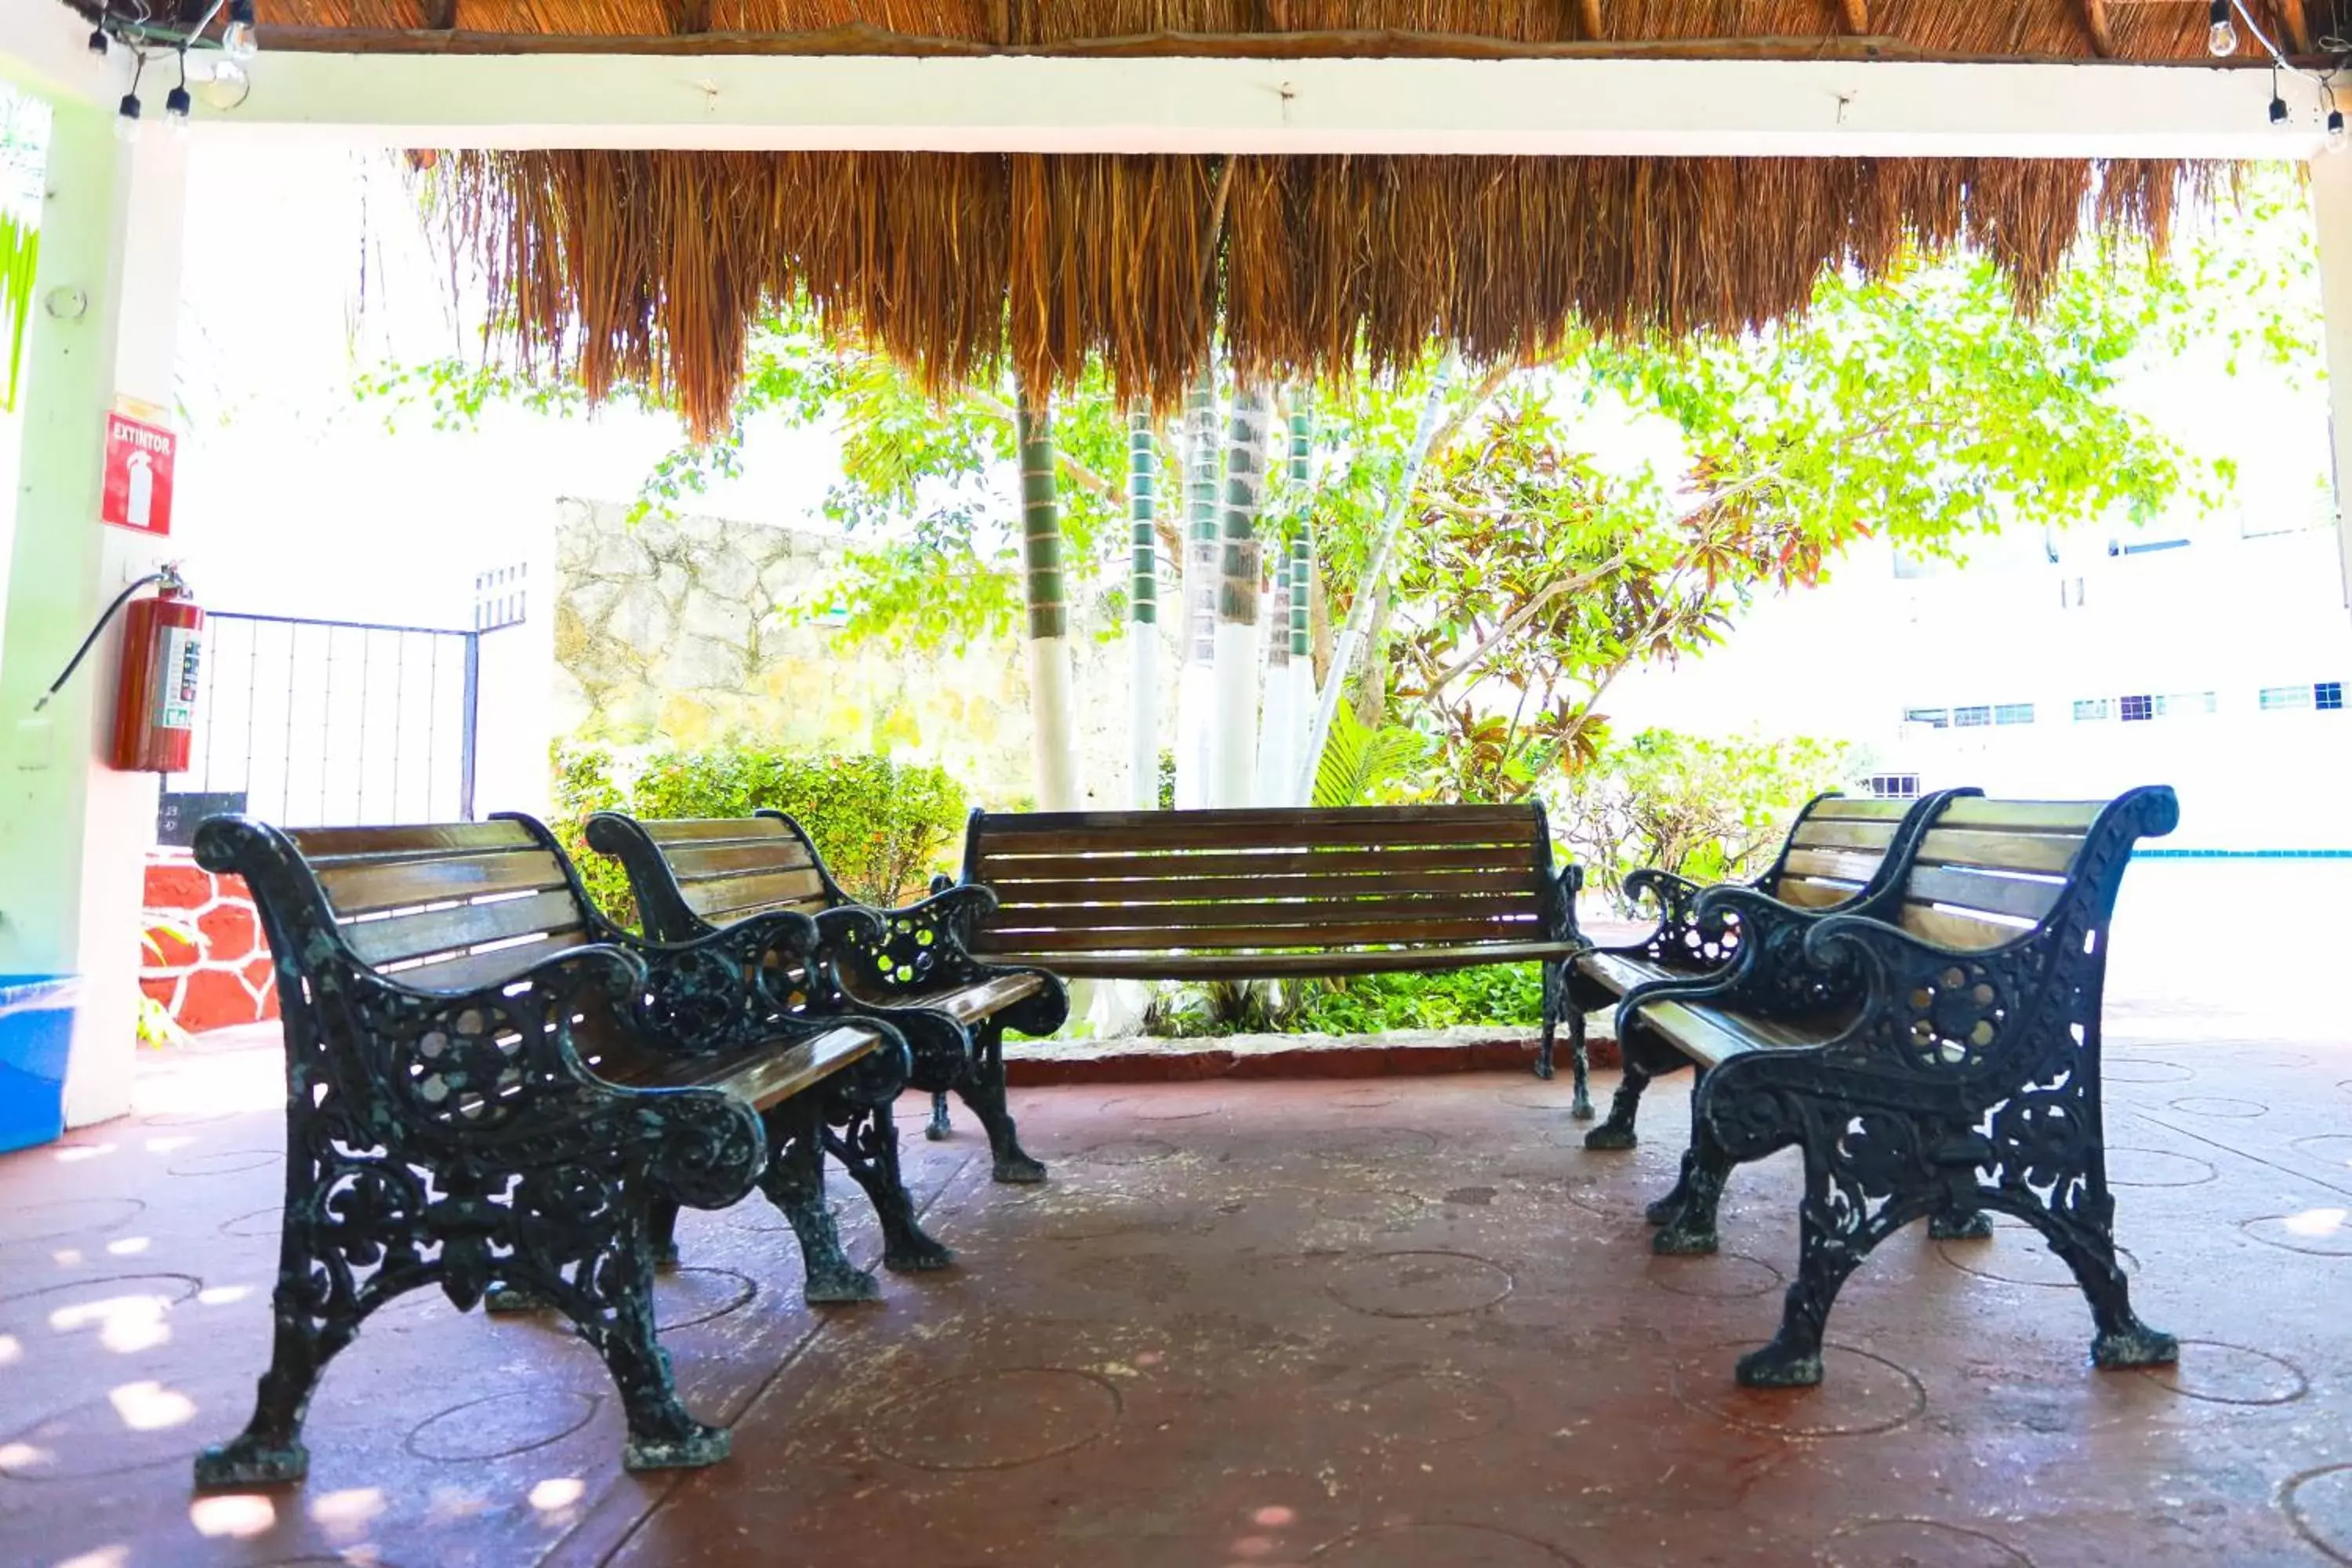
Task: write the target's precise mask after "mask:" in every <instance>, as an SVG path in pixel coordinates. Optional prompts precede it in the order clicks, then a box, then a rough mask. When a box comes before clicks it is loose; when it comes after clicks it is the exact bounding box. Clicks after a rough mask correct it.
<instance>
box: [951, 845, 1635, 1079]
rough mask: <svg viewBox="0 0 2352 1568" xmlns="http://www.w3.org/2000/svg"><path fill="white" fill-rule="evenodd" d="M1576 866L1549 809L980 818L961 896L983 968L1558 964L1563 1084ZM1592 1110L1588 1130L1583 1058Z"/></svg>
mask: <svg viewBox="0 0 2352 1568" xmlns="http://www.w3.org/2000/svg"><path fill="white" fill-rule="evenodd" d="M1578 883H1579V873H1578V872H1577V870H1576V868H1574V867H1572V866H1571V867H1568V868H1560V867H1558V866H1556V865H1555V864H1554V863H1553V858H1552V842H1551V832H1550V828H1549V826H1548V825H1547V823H1546V820H1545V816H1544V812H1543V808H1542V806H1541V805H1416V806H1383V807H1355V808H1349V809H1345V810H1323V809H1283V808H1262V809H1255V810H1232V811H1097V812H1063V813H1050V814H1010V813H1003V812H974V813H972V816H971V826H970V828H969V829H968V830H967V832H966V836H965V840H964V866H963V879H962V882H961V884H959V885H958V887H957V890H958V891H963V890H965V889H977V888H981V887H986V888H992V889H995V895H996V897H995V900H988V901H985V902H982V901H978V900H975V902H974V903H973V904H971V906H969V910H970V913H969V917H968V918H969V922H970V923H969V924H968V925H967V927H966V928H965V934H966V937H967V943H968V947H969V949H970V951H971V952H973V953H974V954H976V955H977V956H978V958H979V959H980V961H981V962H982V963H999V964H1013V965H1030V966H1035V967H1039V968H1048V969H1051V970H1052V971H1053V972H1054V973H1057V974H1062V975H1066V976H1070V977H1074V978H1094V979H1134V980H1198V979H1216V980H1250V979H1264V978H1280V979H1294V978H1299V977H1303V976H1317V975H1340V974H1369V973H1382V972H1396V971H1417V970H1435V969H1464V968H1473V967H1477V966H1480V965H1485V964H1492V963H1538V964H1541V965H1542V966H1543V977H1544V1024H1543V1043H1542V1047H1541V1055H1540V1057H1539V1058H1538V1072H1539V1073H1541V1074H1542V1075H1544V1076H1547V1077H1549V1065H1550V1060H1551V1053H1552V1045H1553V1040H1554V1037H1555V1036H1556V1033H1557V1030H1558V1026H1559V1009H1560V1007H1561V1005H1562V1004H1563V1002H1564V999H1565V981H1564V975H1565V973H1566V967H1567V961H1568V960H1569V959H1570V958H1571V957H1573V956H1574V955H1575V954H1576V953H1577V952H1579V951H1580V950H1581V948H1582V947H1583V946H1584V945H1585V944H1584V943H1583V942H1581V941H1580V939H1579V938H1578V937H1577V936H1576V934H1575V921H1574V916H1573V913H1572V905H1573V903H1574V900H1575V895H1576V889H1577V886H1578ZM1573 1065H1574V1070H1575V1100H1576V1112H1577V1114H1578V1115H1580V1116H1590V1115H1591V1113H1592V1112H1591V1100H1590V1098H1589V1095H1588V1091H1587V1089H1586V1081H1585V1079H1586V1073H1585V1056H1584V1049H1583V1047H1582V1045H1581V1043H1578V1044H1577V1046H1576V1047H1575V1051H1574V1063H1573Z"/></svg>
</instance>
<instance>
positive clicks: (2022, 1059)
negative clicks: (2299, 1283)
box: [1619, 785, 2180, 1387]
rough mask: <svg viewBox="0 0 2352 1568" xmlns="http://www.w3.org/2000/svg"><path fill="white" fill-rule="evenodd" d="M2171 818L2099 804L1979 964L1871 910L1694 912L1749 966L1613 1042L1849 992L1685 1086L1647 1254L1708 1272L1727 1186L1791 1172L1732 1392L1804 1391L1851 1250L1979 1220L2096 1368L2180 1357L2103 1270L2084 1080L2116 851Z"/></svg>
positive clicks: (2125, 1287) (2158, 808)
mask: <svg viewBox="0 0 2352 1568" xmlns="http://www.w3.org/2000/svg"><path fill="white" fill-rule="evenodd" d="M2179 816H2180V807H2179V800H2178V799H2177V797H2176V796H2175V795H2174V794H2173V792H2172V791H2171V790H2170V789H2169V788H2168V787H2165V786H2162V785H2153V786H2148V787H2144V788H2140V789H2136V790H2132V791H2130V792H2129V793H2127V794H2126V795H2121V796H2118V797H2117V798H2116V800H2114V801H2113V802H2111V803H2110V804H2109V805H2107V806H2106V807H2105V809H2104V810H2103V811H2101V812H2100V814H2099V815H2098V816H2097V818H2096V819H2095V821H2094V822H2093V823H2092V825H2091V826H2090V827H2089V829H2088V830H2087V831H2086V832H2085V834H2084V838H2083V842H2082V847H2081V848H2080V850H2079V851H2078V852H2077V853H2076V855H2075V858H2074V863H2073V865H2072V867H2071V868H2070V869H2069V870H2068V871H2067V873H2066V877H2065V883H2064V887H2063V891H2062V892H2061V893H2060V894H2059V895H2058V897H2057V900H2056V901H2055V902H2054V903H2053V905H2052V907H2051V909H2050V910H2049V912H2048V913H2047V914H2045V915H2044V916H2043V917H2042V920H2041V921H2040V922H2039V923H2038V924H2036V925H2035V926H2033V927H2032V929H2031V930H2027V931H2021V932H2020V933H2019V934H2018V936H2017V937H2016V938H2015V939H2014V940H2013V941H2011V942H2007V943H2005V944H2003V945H2001V946H1998V947H1993V948H1989V949H1988V948H1974V949H1958V948H1949V947H1944V946H1939V945H1937V944H1936V943H1934V942H1928V941H1927V940H1925V939H1923V938H1922V937H1920V936H1917V935H1915V934H1914V933H1912V932H1911V931H1906V930H1904V929H1903V928H1902V927H1900V926H1898V925H1895V924H1894V923H1891V918H1892V915H1893V913H1894V910H1892V908H1891V907H1889V900H1888V899H1881V900H1873V901H1872V903H1871V905H1870V907H1869V908H1867V909H1852V910H1840V911H1836V912H1828V913H1816V912H1811V911H1802V912H1803V913H1806V914H1807V915H1808V916H1809V917H1810V918H1806V919H1803V920H1792V919H1787V918H1785V915H1776V914H1775V913H1774V912H1773V910H1772V908H1771V907H1770V901H1769V900H1765V899H1762V898H1761V897H1760V896H1759V895H1758V894H1755V893H1753V892H1751V891H1748V890H1747V889H1710V890H1709V891H1708V892H1706V894H1703V895H1702V896H1701V897H1700V898H1699V900H1697V905H1696V910H1695V911H1694V913H1695V918H1696V921H1698V923H1699V924H1700V925H1701V926H1702V927H1704V926H1706V924H1708V922H1710V921H1715V920H1719V919H1721V918H1722V917H1724V916H1725V915H1727V914H1729V913H1731V912H1732V911H1734V910H1737V911H1738V912H1739V913H1740V914H1741V915H1742V916H1743V917H1744V918H1746V919H1747V920H1748V942H1749V943H1750V952H1748V954H1747V955H1745V956H1744V957H1743V959H1742V961H1741V963H1739V964H1738V966H1737V972H1736V973H1733V974H1731V975H1728V976H1725V977H1721V978H1717V979H1715V980H1711V981H1709V980H1702V981H1696V982H1691V983H1685V984H1660V985H1657V986H1654V987H1643V988H1641V989H1640V990H1637V991H1636V992H1633V993H1631V994H1628V995H1627V997H1626V999H1625V1001H1624V1003H1623V1005H1622V1006H1621V1008H1620V1009H1619V1034H1620V1038H1621V1039H1622V1038H1625V1037H1635V1038H1636V1039H1637V1040H1638V1039H1639V1038H1640V1037H1642V1036H1643V1035H1644V1034H1646V1033H1647V1031H1646V1030H1645V1029H1644V1027H1643V1025H1642V1024H1641V1022H1640V1018H1639V1014H1640V1011H1641V1009H1642V1008H1643V1006H1644V1005H1649V1004H1651V1003H1654V1002H1663V1001H1676V1002H1684V1003H1692V1002H1700V1003H1706V1004H1709V1005H1715V1006H1718V1007H1734V1008H1739V1009H1753V1008H1755V1007H1757V1006H1759V1005H1764V1006H1770V1005H1787V1004H1788V1003H1789V1002H1790V999H1792V998H1801V997H1802V996H1804V995H1806V994H1816V995H1817V994H1820V987H1822V986H1823V985H1825V984H1826V985H1832V986H1835V987H1837V988H1839V989H1841V990H1843V988H1844V987H1846V986H1847V985H1848V984H1852V985H1853V988H1854V994H1857V995H1858V996H1859V998H1860V1010H1859V1013H1858V1014H1857V1016H1855V1017H1854V1018H1853V1022H1852V1023H1851V1024H1850V1025H1848V1026H1846V1027H1845V1028H1843V1030H1841V1031H1839V1032H1838V1033H1837V1034H1836V1035H1835V1037H1833V1038H1831V1039H1827V1040H1825V1041H1823V1042H1822V1043H1821V1044H1819V1045H1815V1046H1809V1047H1798V1048H1777V1049H1763V1050H1757V1051H1753V1052H1749V1053H1746V1054H1743V1055H1739V1056H1736V1057H1733V1058H1730V1059H1728V1060H1727V1061H1724V1062H1722V1063H1720V1064H1719V1065H1717V1066H1716V1067H1713V1068H1707V1069H1706V1070H1705V1071H1704V1072H1702V1073H1700V1074H1699V1077H1698V1081H1697V1083H1696V1085H1695V1086H1694V1088H1693V1090H1692V1095H1691V1122H1692V1133H1691V1148H1690V1152H1688V1153H1687V1154H1685V1156H1684V1162H1683V1174H1682V1178H1681V1179H1680V1180H1679V1181H1678V1182H1677V1183H1676V1184H1675V1188H1674V1190H1673V1191H1671V1192H1670V1193H1668V1194H1666V1195H1665V1196H1664V1198H1662V1199H1660V1200H1659V1201H1658V1202H1657V1203H1655V1204H1653V1205H1650V1218H1651V1221H1652V1223H1653V1224H1654V1225H1657V1226H1659V1227H1660V1229H1659V1234H1658V1236H1657V1237H1655V1238H1654V1241H1655V1243H1656V1244H1657V1250H1659V1251H1663V1252H1706V1251H1712V1250H1713V1249H1714V1247H1715V1243H1716V1213H1717V1205H1718V1204H1719V1203H1720V1201H1721V1197H1722V1194H1723V1187H1724V1183H1725V1181H1726V1179H1727V1177H1728V1176H1729V1174H1730V1172H1731V1171H1732V1169H1733V1168H1734V1167H1735V1166H1737V1165H1738V1164H1741V1163H1746V1162H1748V1161H1751V1160H1759V1159H1762V1158H1764V1157H1765V1156H1766V1155H1769V1154H1771V1153H1774V1152H1778V1151H1780V1150H1781V1149H1785V1148H1789V1147H1791V1146H1794V1147H1797V1148H1799V1149H1801V1151H1802V1152H1803V1155H1804V1163H1805V1196H1804V1198H1803V1200H1802V1203H1801V1208H1800V1221H1801V1233H1802V1239H1801V1250H1800V1257H1799V1265H1798V1272H1797V1277H1796V1279H1795V1280H1794V1281H1793V1282H1792V1283H1791V1284H1790V1287H1789V1289H1788V1292H1787V1296H1786V1299H1785V1301H1784V1304H1783V1310H1782V1315H1781V1321H1780V1329H1779V1331H1778V1332H1777V1333H1776V1334H1775V1336H1774V1337H1773V1339H1772V1341H1771V1342H1770V1343H1769V1344H1767V1345H1765V1346H1764V1347H1763V1348H1762V1349H1760V1350H1757V1351H1753V1352H1749V1353H1748V1354H1747V1355H1745V1356H1743V1357H1741V1358H1740V1361H1739V1367H1738V1377H1739V1381H1740V1382H1741V1383H1742V1384H1747V1385H1748V1386H1750V1387H1792V1386H1807V1385H1810V1384H1816V1383H1819V1382H1820V1381H1821V1376H1822V1361H1821V1350H1822V1331H1823V1329H1824V1327H1825V1325H1826V1324H1827V1322H1828V1319H1829V1313H1830V1310H1831V1308H1832V1305H1833V1304H1834V1303H1835V1301H1836V1300H1837V1294H1838V1291H1839V1289H1840V1288H1841V1287H1842V1286H1843V1284H1844V1282H1845V1279H1847V1277H1848V1276H1849V1275H1851V1274H1852V1273H1853V1270H1854V1269H1855V1268H1857V1267H1859V1266H1860V1265H1861V1263H1862V1261H1863V1259H1864V1258H1867V1257H1868V1256H1869V1254H1870V1252H1871V1250H1872V1249H1873V1248H1874V1247H1876V1246H1877V1245H1878V1244H1879V1242H1881V1241H1883V1240H1885V1238H1886V1237H1888V1236H1890V1235H1892V1234H1894V1233H1895V1231H1897V1230H1899V1229H1901V1228H1902V1227H1903V1226H1906V1225H1908V1224H1910V1223H1911V1222H1913V1221H1914V1220H1917V1219H1920V1218H1927V1219H1929V1221H1930V1224H1931V1228H1933V1229H1935V1230H1936V1232H1937V1234H1938V1235H1942V1236H1945V1237H1973V1238H1979V1239H1980V1238H1982V1237H1985V1236H1987V1235H1989V1234H1990V1221H1989V1220H1988V1219H1987V1218H1986V1211H1992V1212H1998V1213H2002V1214H2007V1215H2012V1216H2014V1217H2016V1218H2018V1219H2021V1220H2023V1221H2024V1222H2025V1223H2026V1224H2028V1225H2030V1226H2032V1227H2033V1228H2034V1229H2035V1230H2036V1231H2038V1232H2040V1233H2041V1235H2042V1238H2043V1239H2044V1240H2045V1241H2046V1242H2047V1243H2048V1244H2049V1247H2050V1248H2051V1250H2052V1251H2053V1252H2055V1253H2056V1254H2057V1255H2058V1256H2059V1258H2061V1259H2062V1260H2063V1261H2064V1263H2065V1264H2066V1266H2067V1268H2068V1269H2069V1270H2070V1271H2071V1272H2072V1273H2073V1275H2074V1280H2075V1283H2076V1284H2077V1285H2078V1286H2079V1287H2080V1289H2082V1291H2083V1295H2084V1300H2086V1301H2087V1302H2088V1304H2089V1306H2090V1310H2091V1315H2092V1320H2093V1322H2094V1325H2095V1330H2096V1337H2095V1339H2094V1341H2093V1342H2092V1346H2091V1355H2092V1360H2093V1362H2094V1363H2095V1364H2096V1365H2098V1366H2100V1367H2105V1368H2114V1367H2135V1366H2148V1365H2161V1364H2165V1363H2170V1362H2172V1361H2174V1360H2176V1359H2177V1357H2178V1355H2179V1342H2178V1341H2177V1340H2176V1339H2175V1338H2174V1337H2173V1336H2172V1335H2170V1334H2167V1333H2164V1332H2161V1331H2158V1330H2155V1329H2151V1328H2149V1327H2148V1326H2147V1324H2145V1323H2143V1322H2141V1321H2140V1320H2139V1318H2138V1317H2137V1315H2136V1314H2135V1313H2134V1311H2133V1310H2132V1306H2131V1296H2130V1287H2129V1282H2128V1280H2127V1279H2126V1277H2125V1274H2124V1271H2123V1268H2122V1267H2121V1265H2120V1263H2119V1262H2118V1260H2117V1258H2116V1246H2115V1230H2114V1226H2115V1199H2114V1196H2113V1194H2111V1193H2110V1192H2109V1190H2108V1186H2107V1178H2106V1153H2105V1123H2104V1118H2103V1114H2102V1110H2101V1104H2100V1094H2099V1082H2100V1075H2099V1058H2100V1021H2101V1013H2102V1000H2103V994H2104V987H2105V976H2106V961H2107V939H2108V922H2109V920H2110V918H2111V916H2112V915H2113V913H2114V910H2115V901H2116V892H2117V890H2118V889H2119V887H2120V886H2121V883H2122V880H2123V874H2124V870H2125V868H2126V866H2128V865H2129V864H2130V861H2131V857H2132V852H2133V847H2134V846H2135V844H2136V843H2137V840H2139V839H2141V838H2143V837H2163V836H2164V835H2166V834H2168V833H2170V832H2171V831H2172V829H2173V828H2174V827H2175V826H2178V824H2179ZM1915 848H1916V845H1915ZM1900 889H1901V884H1900V882H1897V883H1896V884H1895V894H1893V895H1890V898H1893V897H1899V895H1900ZM1778 908H1779V909H1780V910H1783V911H1785V906H1780V907H1778ZM1788 912H1791V913H1793V912H1799V911H1788ZM1759 917H1760V918H1759ZM1768 920H1769V921H1776V923H1774V924H1773V925H1772V926H1771V927H1770V928H1769V934H1768V932H1767V931H1766V930H1765V929H1764V924H1763V922H1764V921H1768ZM1634 1048H1636V1049H1639V1048H1641V1047H1639V1045H1638V1044H1637V1045H1636V1047H1634Z"/></svg>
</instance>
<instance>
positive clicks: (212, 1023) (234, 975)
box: [139, 849, 278, 1035]
mask: <svg viewBox="0 0 2352 1568" xmlns="http://www.w3.org/2000/svg"><path fill="white" fill-rule="evenodd" d="M146 908H147V911H148V913H149V915H150V916H151V917H152V916H155V915H162V916H166V917H168V918H170V919H171V920H172V921H174V922H176V923H178V924H180V925H183V926H186V927H188V928H190V929H192V930H193V931H195V933H196V941H195V942H194V943H193V944H191V943H189V942H182V941H180V940H179V939H178V938H176V937H172V936H165V935H162V934H160V933H159V934H158V935H157V937H156V942H157V944H158V945H159V946H160V947H161V948H162V949H163V952H161V953H160V954H159V953H155V952H147V951H146V950H145V949H144V948H142V950H141V953H140V957H141V964H140V975H139V985H140V988H141V989H142V990H143V991H145V992H146V993H147V994H148V995H150V996H152V997H153V998H155V1000H157V1001H158V1002H161V1003H163V1005H164V1006H166V1007H168V1008H169V1009H171V1013H172V1016H173V1018H174V1019H176V1020H177V1021H178V1023H179V1026H180V1027H182V1028H184V1029H185V1030H187V1031H188V1032H189V1033H190V1034H192V1035H200V1034H203V1033H204V1032H205V1031H206V1030H208V1029H226V1028H231V1027H234V1026H236V1025H239V1024H259V1023H267V1022H268V1021H269V1020H270V1019H273V1018H275V1017H277V1016H278V983H277V975H276V973H275V971H274V969H273V968H272V966H271V963H270V960H269V945H268V942H265V941H264V940H263V938H262V934H261V919H260V916H259V915H257V913H256V912H255V910H254V908H253V895H252V894H251V892H249V891H248V890H247V888H246V885H245V880H244V879H243V878H240V877H227V876H215V875H214V874H213V873H212V872H210V871H207V870H205V868H203V867H201V866H199V865H197V864H196V862H195V859H194V857H193V856H191V855H190V854H189V853H188V852H187V851H186V850H184V849H153V850H150V851H149V852H148V857H147V890H146Z"/></svg>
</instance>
